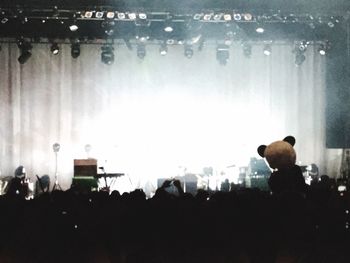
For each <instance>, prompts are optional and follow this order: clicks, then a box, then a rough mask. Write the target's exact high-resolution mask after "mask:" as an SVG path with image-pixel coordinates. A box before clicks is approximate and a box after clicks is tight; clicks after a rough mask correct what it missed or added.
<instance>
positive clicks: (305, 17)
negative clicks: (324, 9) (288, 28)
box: [0, 6, 344, 33]
mask: <svg viewBox="0 0 350 263" xmlns="http://www.w3.org/2000/svg"><path fill="white" fill-rule="evenodd" d="M12 19H16V20H19V21H21V23H22V24H27V23H29V22H30V21H34V20H39V21H40V20H41V23H43V24H45V23H47V22H48V21H49V20H53V21H58V22H59V23H61V24H68V28H69V29H70V31H73V32H74V31H77V30H78V29H79V23H78V21H104V22H105V23H106V24H108V23H111V24H113V22H114V21H116V22H117V21H132V22H134V23H135V25H150V23H151V22H168V23H169V24H171V23H173V22H177V23H178V22H185V23H187V22H189V21H201V22H214V23H215V22H216V23H218V22H226V23H227V22H231V21H233V22H254V23H256V24H257V26H256V31H257V32H258V33H263V32H264V27H263V25H264V24H268V23H283V24H288V23H303V24H308V25H309V26H310V28H312V29H315V28H316V26H317V25H318V24H320V25H321V24H322V25H323V24H326V25H328V27H330V28H333V27H335V25H336V24H338V23H340V22H341V21H342V20H343V19H344V17H342V16H329V15H311V14H300V15H296V14H293V13H288V14H281V12H280V11H277V12H272V11H271V12H270V13H265V14H259V15H258V14H252V13H249V12H239V11H237V10H230V11H219V12H215V11H205V12H196V13H191V14H176V15H175V14H171V13H169V12H149V13H147V12H121V11H107V10H104V11H98V10H88V11H73V10H59V8H58V7H57V6H55V7H53V9H52V10H23V9H17V10H5V9H2V10H0V22H1V24H6V23H7V22H9V21H10V20H12ZM102 26H103V24H102ZM166 27H167V28H168V29H169V30H172V29H170V27H169V26H166ZM166 27H165V28H166ZM165 28H164V30H165V31H167V30H166V29H165Z"/></svg>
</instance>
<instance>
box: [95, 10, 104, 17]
mask: <svg viewBox="0 0 350 263" xmlns="http://www.w3.org/2000/svg"><path fill="white" fill-rule="evenodd" d="M96 18H98V19H101V18H103V12H101V11H97V12H96Z"/></svg>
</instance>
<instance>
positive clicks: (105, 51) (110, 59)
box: [101, 45, 114, 65]
mask: <svg viewBox="0 0 350 263" xmlns="http://www.w3.org/2000/svg"><path fill="white" fill-rule="evenodd" d="M101 51H102V52H101V61H102V62H103V63H104V64H106V65H112V64H113V63H114V48H113V46H111V45H105V46H102V47H101Z"/></svg>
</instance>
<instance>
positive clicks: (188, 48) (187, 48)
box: [184, 45, 193, 58]
mask: <svg viewBox="0 0 350 263" xmlns="http://www.w3.org/2000/svg"><path fill="white" fill-rule="evenodd" d="M184 54H185V57H186V58H192V57H193V48H192V46H191V45H185V50H184Z"/></svg>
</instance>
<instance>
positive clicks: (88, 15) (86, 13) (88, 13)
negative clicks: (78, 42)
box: [84, 11, 93, 18]
mask: <svg viewBox="0 0 350 263" xmlns="http://www.w3.org/2000/svg"><path fill="white" fill-rule="evenodd" d="M92 15H93V13H92V11H86V12H85V14H84V17H85V18H92Z"/></svg>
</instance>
